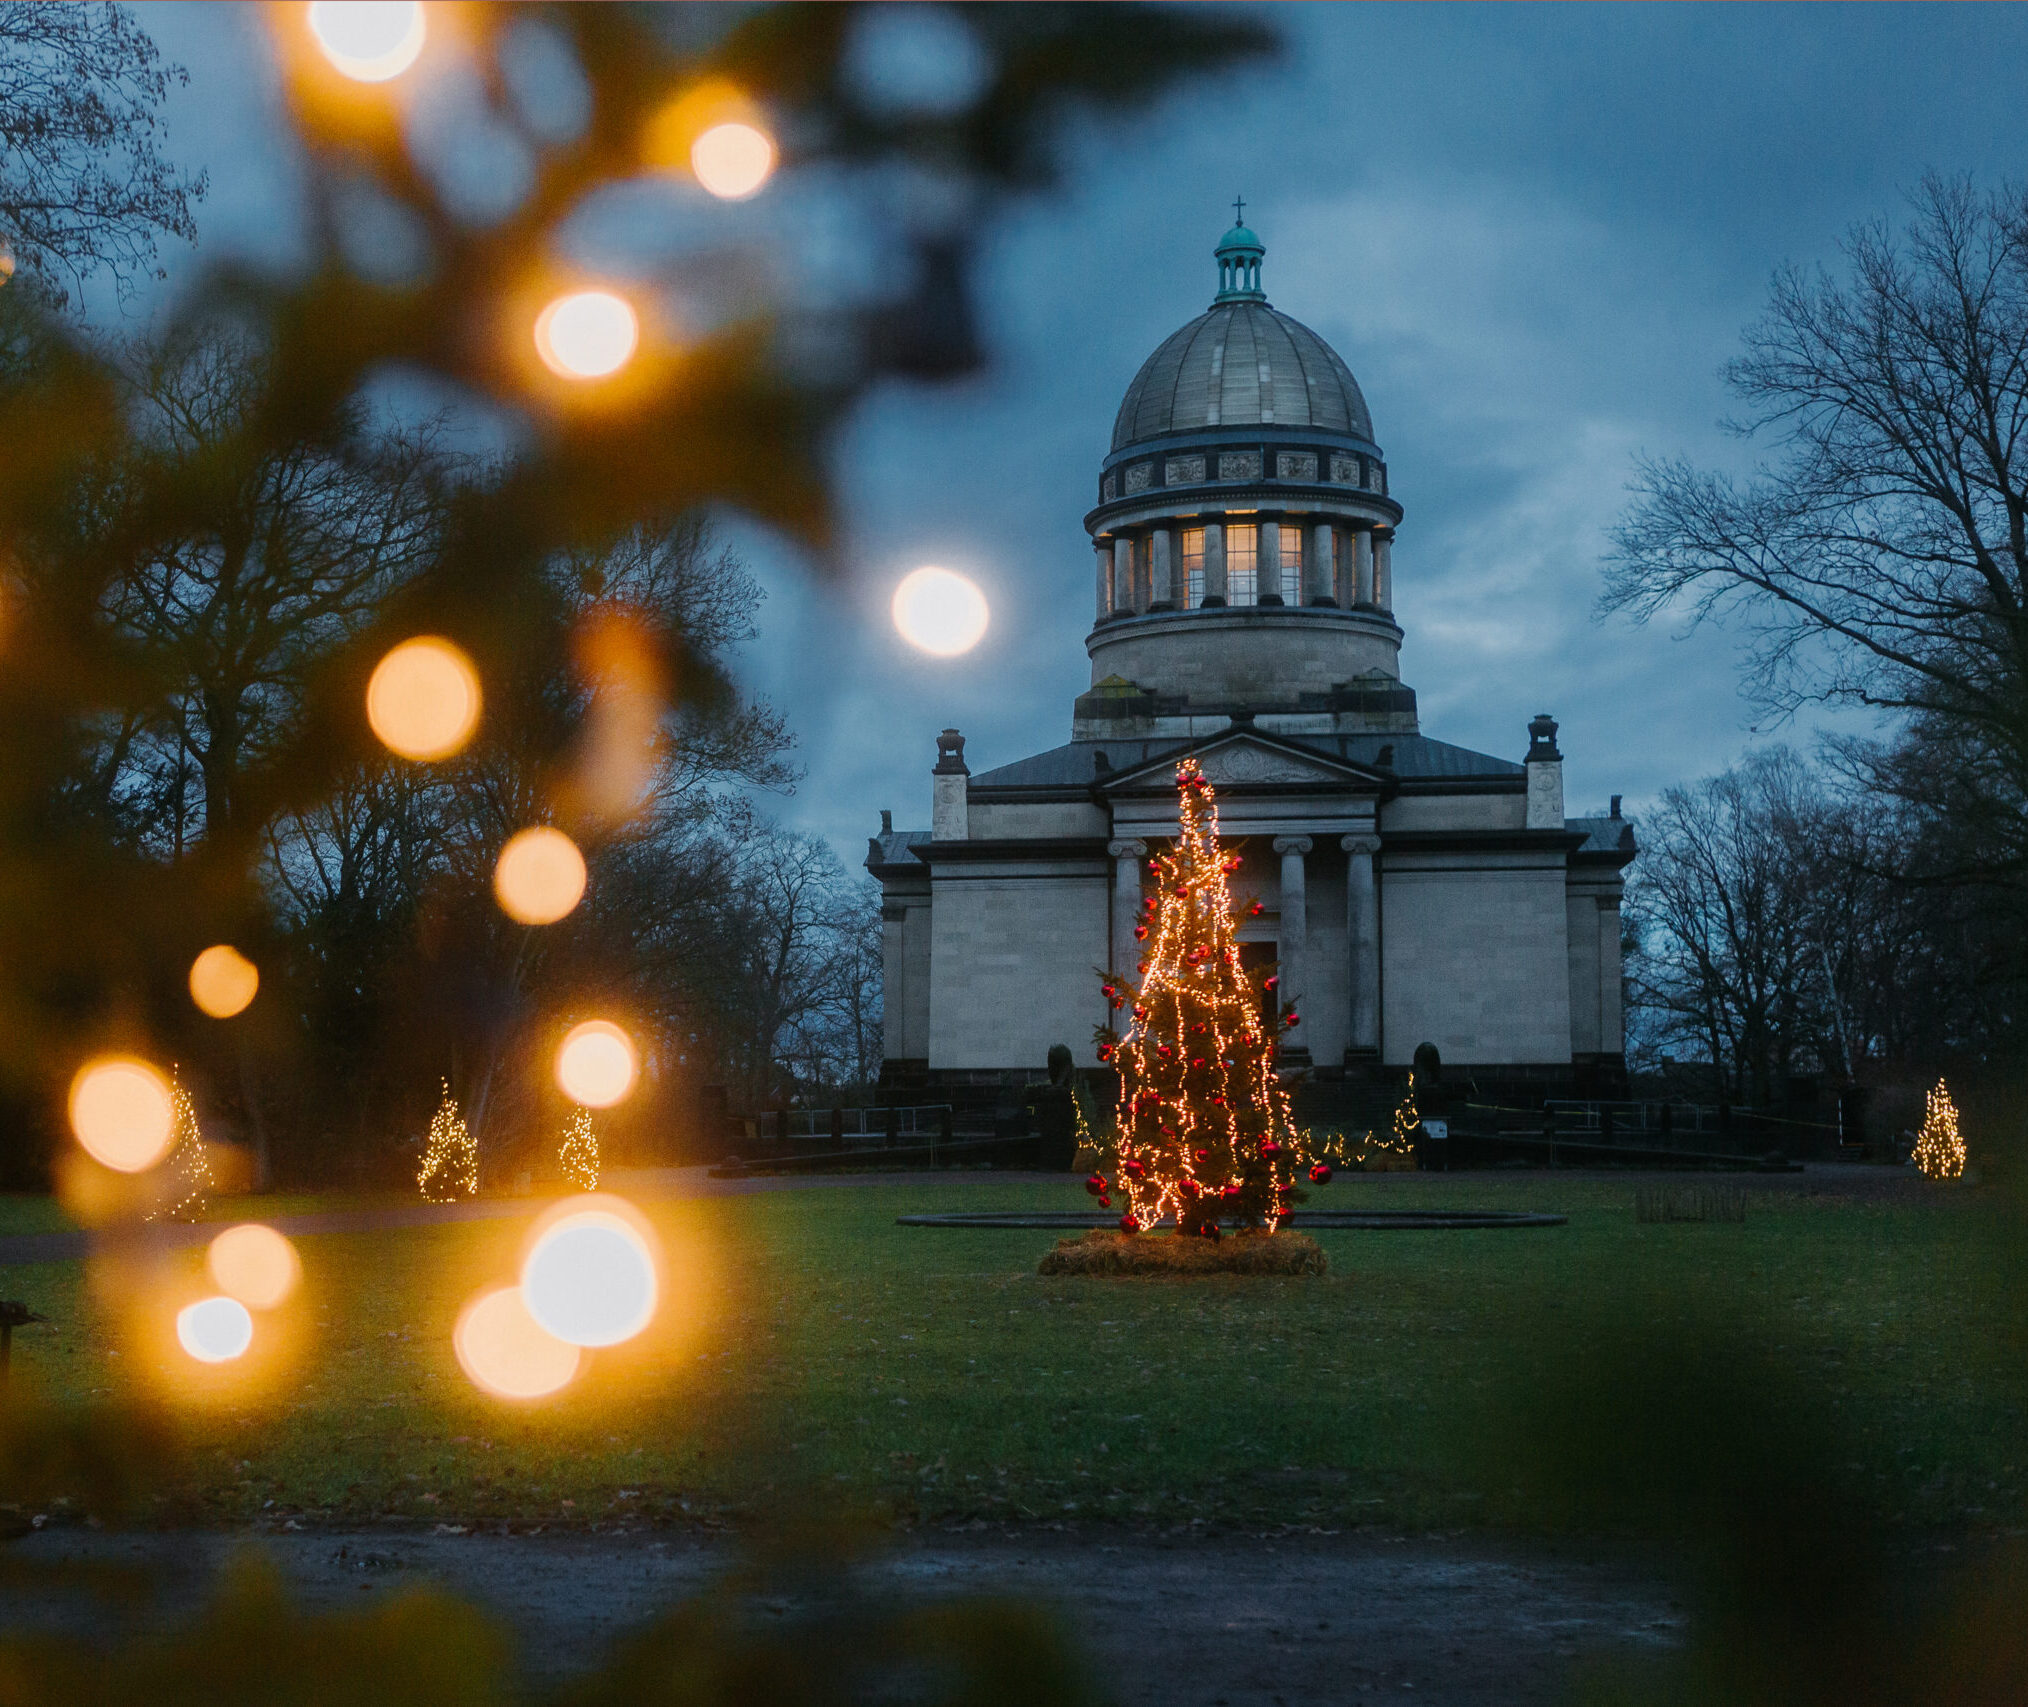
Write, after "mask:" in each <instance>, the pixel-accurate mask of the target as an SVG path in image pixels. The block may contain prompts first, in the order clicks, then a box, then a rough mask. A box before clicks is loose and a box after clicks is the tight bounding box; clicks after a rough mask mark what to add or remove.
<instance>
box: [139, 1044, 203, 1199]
mask: <svg viewBox="0 0 2028 1707" xmlns="http://www.w3.org/2000/svg"><path fill="white" fill-rule="evenodd" d="M169 1108H170V1112H171V1119H172V1122H173V1124H172V1125H171V1128H170V1130H171V1132H172V1133H173V1134H174V1136H173V1137H172V1138H171V1139H170V1147H169V1166H168V1180H169V1203H168V1206H167V1207H166V1208H165V1209H154V1210H150V1211H149V1212H148V1216H147V1219H148V1220H150V1221H153V1220H156V1219H158V1218H159V1217H161V1216H163V1215H167V1216H168V1218H169V1219H170V1220H172V1221H201V1220H202V1219H203V1218H204V1206H205V1204H206V1203H207V1202H209V1201H210V1197H211V1187H212V1178H211V1159H210V1157H208V1156H207V1155H206V1154H205V1152H204V1133H203V1132H202V1130H201V1129H200V1128H199V1127H198V1124H197V1106H196V1104H195V1103H193V1102H192V1101H191V1100H190V1093H189V1092H188V1091H187V1090H185V1089H184V1088H183V1082H182V1081H181V1080H180V1079H172V1080H171V1081H170V1085H169Z"/></svg>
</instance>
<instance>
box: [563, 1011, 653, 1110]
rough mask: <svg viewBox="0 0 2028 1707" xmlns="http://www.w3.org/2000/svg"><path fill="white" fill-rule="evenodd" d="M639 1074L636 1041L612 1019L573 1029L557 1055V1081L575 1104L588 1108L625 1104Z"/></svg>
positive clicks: (588, 1022) (584, 1024) (639, 1067)
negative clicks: (579, 1103)
mask: <svg viewBox="0 0 2028 1707" xmlns="http://www.w3.org/2000/svg"><path fill="white" fill-rule="evenodd" d="M640 1071H641V1063H640V1058H639V1057H638V1056H636V1055H635V1053H634V1040H633V1039H632V1038H631V1037H629V1036H628V1035H627V1034H626V1033H625V1032H624V1031H622V1030H621V1029H620V1028H619V1027H618V1026H616V1025H614V1024H613V1022H612V1021H611V1020H605V1019H588V1020H586V1021H585V1022H584V1023H583V1024H582V1025H577V1026H572V1027H571V1029H570V1032H569V1034H568V1035H567V1036H566V1037H565V1038H564V1040H563V1043H562V1046H561V1047H560V1048H558V1050H557V1052H556V1082H557V1083H558V1084H559V1085H561V1086H562V1087H563V1094H564V1095H565V1096H567V1097H569V1098H570V1099H571V1101H572V1102H581V1103H583V1104H584V1105H585V1106H586V1107H587V1108H611V1107H612V1106H613V1104H614V1103H616V1102H624V1101H625V1100H626V1096H627V1093H628V1092H629V1091H631V1090H632V1089H633V1088H634V1080H635V1078H636V1077H637V1076H638V1075H639V1074H640Z"/></svg>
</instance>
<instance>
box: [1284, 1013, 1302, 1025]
mask: <svg viewBox="0 0 2028 1707" xmlns="http://www.w3.org/2000/svg"><path fill="white" fill-rule="evenodd" d="M1282 1023H1283V1024H1284V1025H1301V1024H1302V1023H1303V1016H1302V1015H1301V1014H1290V1015H1289V1017H1288V1018H1287V1019H1285V1020H1284V1021H1283V1022H1282Z"/></svg>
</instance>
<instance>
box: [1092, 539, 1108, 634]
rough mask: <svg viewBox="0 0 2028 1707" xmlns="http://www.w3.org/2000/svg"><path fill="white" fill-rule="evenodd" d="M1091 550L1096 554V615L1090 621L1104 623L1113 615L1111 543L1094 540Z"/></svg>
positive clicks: (1104, 540) (1103, 540) (1106, 540)
mask: <svg viewBox="0 0 2028 1707" xmlns="http://www.w3.org/2000/svg"><path fill="white" fill-rule="evenodd" d="M1092 549H1093V550H1094V551H1096V552H1097V554H1098V615H1097V616H1096V617H1094V618H1093V619H1092V620H1093V621H1095V622H1104V621H1105V619H1106V618H1107V617H1109V616H1111V615H1112V614H1113V542H1112V541H1111V540H1109V539H1101V540H1096V541H1094V542H1093V547H1092Z"/></svg>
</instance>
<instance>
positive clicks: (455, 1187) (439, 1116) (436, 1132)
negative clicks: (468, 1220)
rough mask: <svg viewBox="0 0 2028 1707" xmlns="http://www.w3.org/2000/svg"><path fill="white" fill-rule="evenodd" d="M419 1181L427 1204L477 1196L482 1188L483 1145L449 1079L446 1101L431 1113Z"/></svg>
mask: <svg viewBox="0 0 2028 1707" xmlns="http://www.w3.org/2000/svg"><path fill="white" fill-rule="evenodd" d="M415 1183H416V1186H417V1188H418V1189H419V1190H420V1191H421V1192H422V1194H423V1200H424V1201H425V1202H427V1203H455V1202H457V1201H458V1199H460V1198H461V1197H473V1196H476V1195H477V1193H478V1190H479V1146H478V1144H477V1143H476V1142H475V1141H474V1139H473V1137H472V1133H471V1129H470V1128H469V1127H468V1126H466V1124H465V1117H464V1115H463V1114H461V1113H460V1112H459V1111H458V1100H457V1098H456V1097H454V1096H452V1095H451V1086H450V1081H449V1080H445V1081H444V1100H443V1101H442V1102H440V1103H438V1104H437V1111H436V1113H435V1114H433V1115H431V1116H430V1129H429V1131H428V1133H427V1134H425V1136H424V1138H423V1159H422V1169H421V1171H420V1172H419V1173H418V1174H417V1175H416V1180H415Z"/></svg>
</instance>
